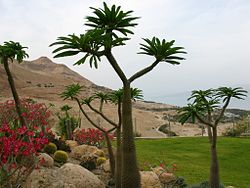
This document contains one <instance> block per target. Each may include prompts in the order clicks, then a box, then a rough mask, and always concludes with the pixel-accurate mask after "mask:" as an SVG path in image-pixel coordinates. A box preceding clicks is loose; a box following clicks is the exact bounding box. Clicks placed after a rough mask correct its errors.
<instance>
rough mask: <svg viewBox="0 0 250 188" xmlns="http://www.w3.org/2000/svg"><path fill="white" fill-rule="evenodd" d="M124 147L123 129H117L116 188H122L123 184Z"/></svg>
mask: <svg viewBox="0 0 250 188" xmlns="http://www.w3.org/2000/svg"><path fill="white" fill-rule="evenodd" d="M121 147H122V145H121V127H120V126H118V127H117V129H116V148H117V150H116V165H115V187H116V188H121V182H122V178H121V177H122V148H121Z"/></svg>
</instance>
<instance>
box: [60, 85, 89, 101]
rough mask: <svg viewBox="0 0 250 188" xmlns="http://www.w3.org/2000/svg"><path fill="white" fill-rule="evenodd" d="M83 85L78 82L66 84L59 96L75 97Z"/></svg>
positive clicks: (65, 97)
mask: <svg viewBox="0 0 250 188" xmlns="http://www.w3.org/2000/svg"><path fill="white" fill-rule="evenodd" d="M83 87H84V86H81V85H79V84H78V83H77V84H71V85H68V86H66V88H65V90H64V91H63V92H62V93H61V94H60V97H61V98H63V100H66V99H73V98H76V97H78V95H79V94H80V92H81V91H82V90H83Z"/></svg>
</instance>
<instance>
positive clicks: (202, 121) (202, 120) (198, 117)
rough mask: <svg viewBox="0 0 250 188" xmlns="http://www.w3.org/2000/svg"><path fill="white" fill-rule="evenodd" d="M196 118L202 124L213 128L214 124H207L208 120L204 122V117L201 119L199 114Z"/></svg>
mask: <svg viewBox="0 0 250 188" xmlns="http://www.w3.org/2000/svg"><path fill="white" fill-rule="evenodd" d="M195 116H196V117H197V119H198V120H199V121H200V122H201V123H203V124H205V125H207V126H209V127H213V124H211V123H210V122H207V121H206V120H204V119H203V118H202V117H200V116H199V115H198V114H197V113H195Z"/></svg>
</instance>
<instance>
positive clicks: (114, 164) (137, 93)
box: [60, 84, 143, 187]
mask: <svg viewBox="0 0 250 188" xmlns="http://www.w3.org/2000/svg"><path fill="white" fill-rule="evenodd" d="M82 88H83V86H80V85H79V84H71V85H69V86H66V88H65V90H64V91H63V92H62V93H61V94H60V95H61V97H62V98H63V99H64V100H66V99H69V98H70V99H71V100H75V101H76V102H77V104H78V106H79V108H80V110H81V112H82V113H83V115H84V116H85V117H86V119H87V120H88V121H89V122H90V123H91V124H92V125H93V126H94V127H95V128H97V129H98V130H100V131H101V132H102V133H103V134H104V136H105V139H106V142H107V147H108V152H109V158H110V169H111V175H112V177H114V178H115V182H116V184H117V185H120V182H121V122H122V119H121V118H122V115H121V114H122V111H121V109H122V96H123V90H122V89H118V90H115V91H112V92H107V93H102V92H96V93H94V94H93V95H92V96H90V97H88V98H85V99H79V97H78V95H79V93H80V92H81V91H82ZM142 97H143V95H142V90H140V89H138V88H131V100H133V101H136V100H137V99H142ZM94 100H99V109H96V108H95V107H94V106H93V105H92V102H94ZM104 103H111V104H114V105H116V106H117V117H118V121H117V122H114V121H112V117H113V116H112V117H107V116H106V115H105V113H104V112H103V107H104ZM84 105H86V106H88V107H89V109H91V110H92V111H93V112H95V113H96V114H97V115H100V116H101V117H102V118H103V119H104V120H105V121H107V122H108V123H109V124H110V125H111V126H112V128H110V129H104V128H103V127H102V126H100V125H99V124H98V123H95V122H94V121H93V119H91V117H90V116H89V115H88V114H87V112H86V111H85V110H84V108H83V106H84ZM112 131H116V148H117V153H116V160H115V158H114V154H113V151H112V144H111V141H110V138H109V135H108V134H109V133H110V132H112ZM117 187H118V186H117Z"/></svg>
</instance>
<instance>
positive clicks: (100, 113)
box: [87, 104, 118, 127]
mask: <svg viewBox="0 0 250 188" xmlns="http://www.w3.org/2000/svg"><path fill="white" fill-rule="evenodd" d="M87 105H88V107H89V108H90V109H91V110H92V111H94V112H95V113H97V114H99V115H100V116H101V117H102V118H103V119H105V120H106V121H107V122H108V123H110V124H111V125H113V126H114V127H117V126H118V125H117V124H116V123H115V122H113V121H112V120H110V119H109V118H108V117H107V116H105V115H104V114H103V113H102V112H100V111H98V110H97V109H95V108H94V107H93V106H92V105H91V104H87Z"/></svg>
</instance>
